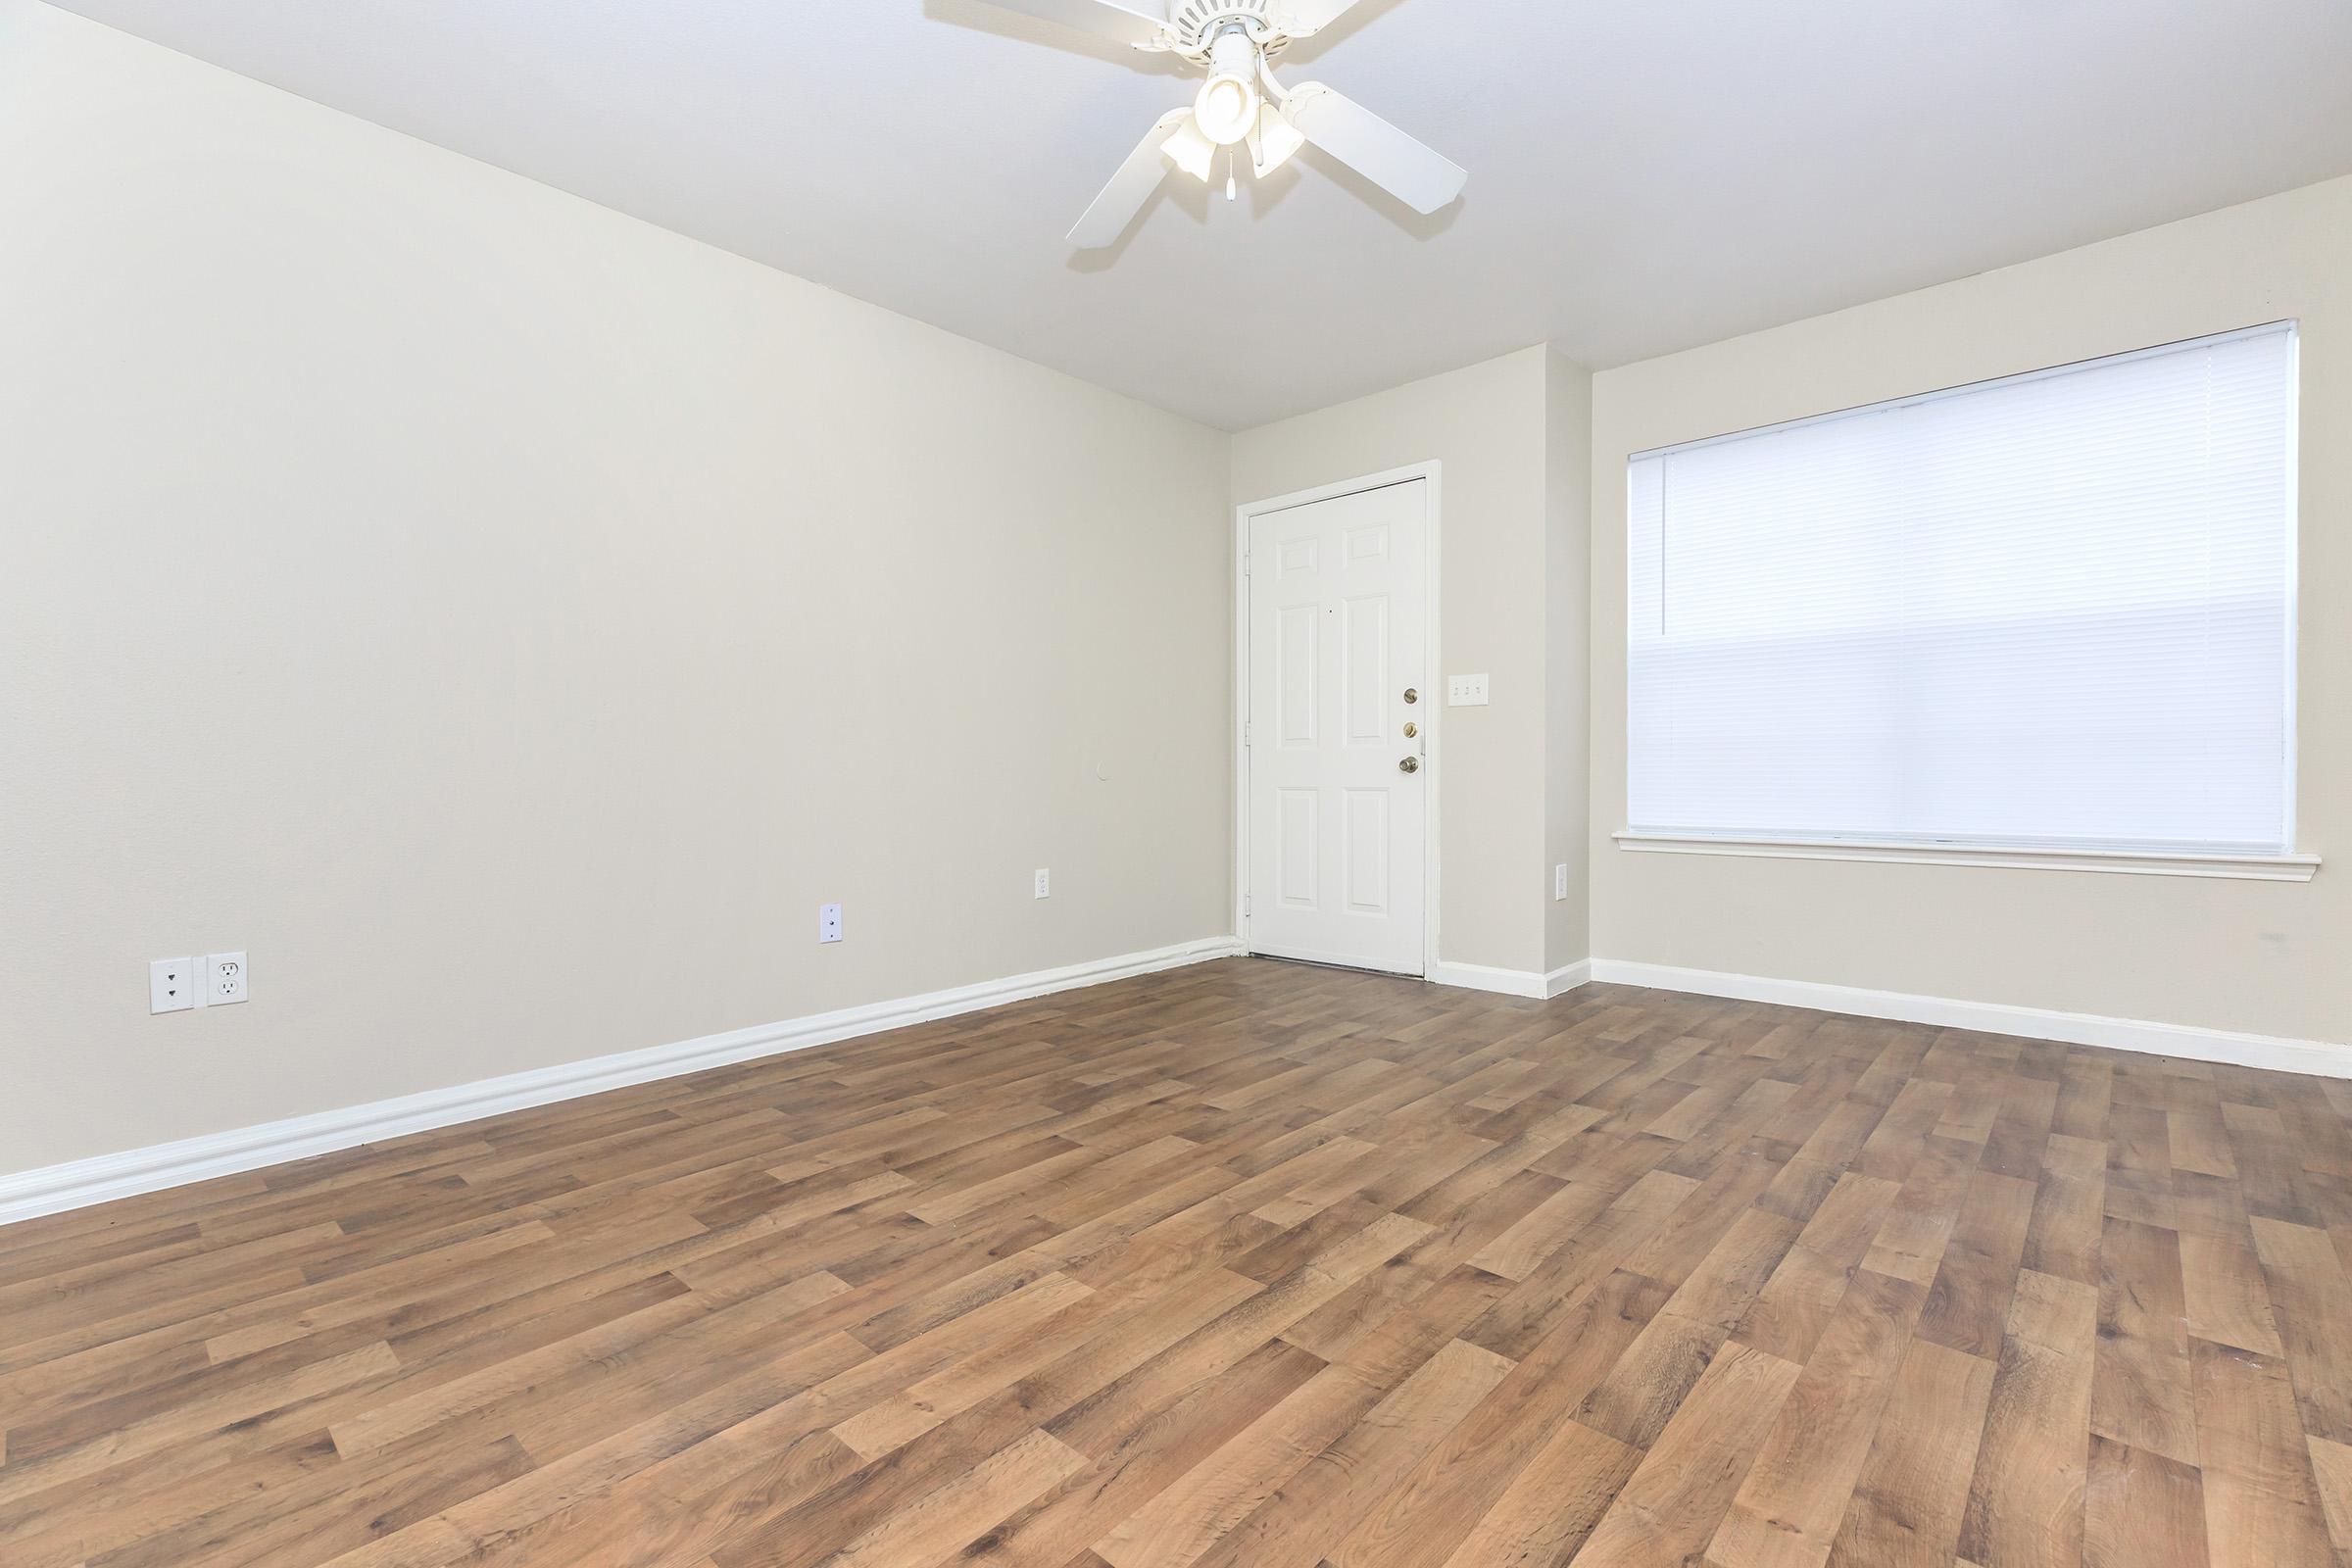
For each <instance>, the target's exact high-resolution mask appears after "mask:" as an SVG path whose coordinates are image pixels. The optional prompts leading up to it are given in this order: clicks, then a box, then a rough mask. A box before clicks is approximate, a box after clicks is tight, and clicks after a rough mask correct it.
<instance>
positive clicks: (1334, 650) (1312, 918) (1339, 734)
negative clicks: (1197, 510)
mask: <svg viewBox="0 0 2352 1568" xmlns="http://www.w3.org/2000/svg"><path fill="white" fill-rule="evenodd" d="M1428 488H1429V486H1428V482H1427V481H1426V480H1420V479H1414V480H1409V481H1407V482H1405V483H1402V484H1395V485H1389V486H1386V487H1384V488H1382V489H1378V490H1368V491H1364V492H1362V493H1360V494H1356V495H1349V496H1342V497H1339V498H1338V499H1336V500H1331V501H1318V502H1313V503H1310V504H1309V505H1306V506H1301V507H1293V508H1291V509H1289V510H1287V511H1283V512H1273V513H1266V514H1263V515H1259V516H1257V517H1255V518H1253V519H1251V523H1250V589H1249V596H1250V714H1249V723H1250V732H1249V740H1250V745H1249V751H1248V754H1247V765H1248V769H1249V771H1248V779H1249V785H1248V793H1247V799H1248V801H1249V805H1250V887H1249V890H1248V891H1249V897H1250V950H1251V951H1252V952H1255V953H1263V954H1270V955H1273V956H1278V957H1289V958H1310V959H1313V960H1316V961H1318V962H1323V963H1344V964H1350V965H1354V966H1356V967H1359V968H1367V969H1386V970H1390V971H1392V972H1394V973H1397V974H1419V973H1421V972H1422V909H1423V899H1424V896H1425V889H1424V887H1423V877H1424V870H1423V861H1422V844H1423V836H1424V834H1425V833H1426V831H1427V824H1426V821H1425V815H1426V809H1425V800H1426V796H1427V792H1428V789H1427V774H1426V772H1424V771H1422V770H1421V762H1422V760H1423V758H1424V755H1425V753H1424V744H1423V739H1422V737H1421V736H1420V735H1418V734H1416V735H1407V734H1406V733H1405V731H1406V729H1407V727H1408V726H1409V727H1412V728H1414V729H1415V730H1420V729H1421V728H1423V727H1424V726H1426V724H1427V723H1428V715H1429V712H1430V711H1431V709H1432V707H1433V706H1434V694H1432V693H1431V691H1430V689H1429V681H1428V679H1427V673H1428V672H1427V669H1426V667H1425V650H1424V647H1423V644H1424V641H1425V635H1424V627H1423V624H1422V623H1423V620H1424V618H1425V616H1424V612H1423V605H1424V603H1425V598H1424V586H1423V578H1422V573H1423V571H1424V570H1425V569H1426V556H1425V552H1426V548H1427V529H1428V524H1427V515H1428V514H1427V505H1428V498H1427V491H1428ZM1408 692H1410V693H1413V694H1415V695H1416V696H1417V698H1418V701H1415V702H1408V701H1407V700H1406V694H1407V693H1408Z"/></svg>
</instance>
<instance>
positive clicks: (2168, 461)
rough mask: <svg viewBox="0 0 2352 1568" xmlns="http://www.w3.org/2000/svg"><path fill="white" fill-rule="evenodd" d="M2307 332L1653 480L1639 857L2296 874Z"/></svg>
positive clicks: (1817, 434) (2197, 348)
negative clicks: (2116, 862) (1880, 844)
mask: <svg viewBox="0 0 2352 1568" xmlns="http://www.w3.org/2000/svg"><path fill="white" fill-rule="evenodd" d="M2294 379H2295V333H2294V328H2293V327H2292V325H2291V324H2290V325H2279V326H2272V327H2263V328H2257V329H2254V330H2251V331H2246V332H2237V333H2230V334H2228V335H2226V336H2222V337H2216V338H2205V339H2200V340H2198V341H2195V342H2192V343H2184V344H2178V345H2173V346H2170V347H2166V348H2162V349H2153V350H2149V351H2146V352H2144V353H2139V354H2131V355H2125V356H2121V357H2119V358H2116V359H2111V360H2100V361H2094V362H2091V363H2089V364H2085V365H2080V366H2070V367H2067V368H2061V369H2057V370H2050V371H2044V372H2040V373H2037V374H2034V375H2028V376H2018V377H2013V378H2011V379H2008V380H2002V381H1993V382H1986V383H1984V384H1982V385H1978V386H1973V387H1966V388H1961V389H1959V390H1957V391H1952V392H1944V393H1937V394H1934V395H1932V396H1927V397H1922V398H1914V399H1906V400H1903V401H1900V402H1896V403H1890V404H1882V405H1879V406H1876V407H1872V408H1867V409H1858V410H1855V411H1852V412H1850V413H1846V414H1839V415H1834V416H1831V417H1826V418H1820V419H1813V420H1808V421H1805V422H1802V423H1798V424H1793V425H1784V426H1775V427H1772V428H1769V429H1765V430H1760V431H1754V432H1750V433H1748V434H1745V435H1740V436H1733V437H1728V438H1725V439H1721V440H1715V441H1707V442H1700V443H1695V444H1693V445H1691V446H1686V447H1677V448H1673V449H1671V450H1668V451H1664V452H1657V453H1650V454H1645V455H1643V456H1641V457H1638V458H1636V459H1634V461H1633V463H1632V465H1631V470H1630V475H1629V478H1630V484H1631V495H1630V500H1631V514H1630V515H1631V540H1630V558H1631V560H1630V566H1631V569H1630V595H1631V614H1630V617H1629V644H1630V646H1629V649H1628V656H1629V694H1628V695H1629V702H1630V711H1629V735H1628V740H1629V747H1630V752H1629V757H1630V768H1629V776H1628V780H1627V783H1628V815H1629V817H1630V821H1629V824H1628V825H1629V827H1630V828H1631V829H1632V830H1633V831H1635V832H1636V833H1643V832H1649V833H1659V834H1682V835H1700V836H1704V835H1718V836H1723V837H1748V838H1786V839H1804V840H1819V839H1828V840H1838V839H1855V840H1870V841H1891V842H1905V843H1910V842H1916V843H1927V844H1948V845H1961V846H1986V847H2004V848H2021V847H2022V848H2070V849H2135V850H2157V851H2181V852H2192V853H2202V852H2223V853H2234V854H2255V855H2272V854H2284V853H2286V852H2288V851H2290V850H2291V848H2292V838H2293V833H2294V825H2293V815H2294V803H2293V776H2294V759H2293V744H2294V729H2293V726H2294V717H2293V715H2294V635H2295V630H2294V628H2295V621H2294V599H2295V520H2294V517H2295V489H2294V486H2295V396H2294Z"/></svg>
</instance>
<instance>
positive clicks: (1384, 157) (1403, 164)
mask: <svg viewBox="0 0 2352 1568" xmlns="http://www.w3.org/2000/svg"><path fill="white" fill-rule="evenodd" d="M1282 114H1283V118H1284V119H1285V120H1288V121H1289V122H1290V123H1292V124H1293V125H1295V126H1297V127H1298V130H1299V134H1300V135H1301V136H1304V137H1305V138H1306V139H1307V140H1308V141H1311V142H1313V143H1314V144H1315V145H1316V146H1318V147H1320V148H1322V149H1323V150H1324V151H1325V152H1327V153H1329V154H1331V156H1332V157H1334V158H1337V159H1338V160H1339V161H1340V162H1341V163H1343V164H1346V165H1347V166H1348V168H1349V169H1352V170H1354V171H1355V172H1357V173H1359V174H1361V175H1363V176H1364V177H1365V178H1366V179H1368V180H1370V181H1372V183H1373V184H1375V185H1378V186H1379V187H1380V188H1381V189H1383V190H1385V191H1387V192H1388V193H1389V194H1390V195H1392V196H1394V197H1396V198H1397V200H1398V201H1400V202H1402V203H1404V204H1405V205H1406V206H1407V207H1410V208H1411V209H1412V210H1413V211H1414V212H1417V213H1434V212H1436V211H1437V210H1438V209H1439V208H1441V207H1444V206H1445V205H1446V203H1448V202H1450V201H1452V200H1453V199H1454V198H1455V197H1456V196H1459V195H1460V194H1461V193H1462V187H1463V186H1464V185H1467V184H1468V183H1469V182H1470V172H1469V171H1468V170H1466V169H1464V168H1462V166H1461V165H1459V164H1457V163H1455V162H1454V161H1453V160H1452V159H1450V158H1446V157H1445V156H1443V155H1441V154H1439V153H1437V152H1435V151H1433V150H1432V149H1430V148H1428V147H1425V146H1423V145H1422V144H1421V143H1419V142H1417V141H1415V140H1413V138H1412V137H1410V136H1407V135H1406V134H1405V133H1404V132H1403V131H1401V130H1398V129H1397V127H1396V126H1395V125H1392V124H1390V123H1388V122H1387V121H1385V120H1383V119H1381V118H1380V117H1379V116H1378V115H1376V114H1374V113H1373V112H1372V111H1371V110H1369V109H1366V108H1365V107H1364V106H1363V105H1361V104H1359V103H1357V102H1356V101H1355V100H1354V99H1352V98H1349V97H1348V96H1347V95H1346V94H1344V93H1337V92H1334V91H1332V90H1331V89H1330V88H1329V87H1326V86H1324V85H1323V84H1322V83H1321V82H1316V81H1309V82H1301V83H1300V84H1299V86H1298V87H1296V88H1294V89H1293V90H1292V92H1291V96H1290V101H1289V102H1287V103H1285V104H1284V105H1283V106H1282Z"/></svg>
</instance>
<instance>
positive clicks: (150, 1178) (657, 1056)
mask: <svg viewBox="0 0 2352 1568" xmlns="http://www.w3.org/2000/svg"><path fill="white" fill-rule="evenodd" d="M1241 951H1242V948H1241V944H1240V943H1238V942H1236V941H1235V940H1234V939H1233V938H1231V937H1211V938H1207V939H1204V940H1202V941H1199V942H1186V943H1181V944H1179V945H1178V946H1176V947H1172V948H1158V949H1154V950H1152V952H1149V953H1130V954H1125V955H1122V956H1118V957H1113V958H1099V959H1096V960H1094V961H1092V962H1089V963H1074V964H1071V965H1069V966H1068V967H1066V968H1061V969H1041V970H1038V971H1036V972H1035V973H1032V974H1022V975H1014V976H1012V977H1010V978H1009V979H1005V980H984V981H981V982H980V983H979V984H977V985H968V986H956V987H955V988H953V989H951V990H947V991H933V992H930V993H928V994H926V995H923V996H919V997H907V998H903V999H901V1000H899V1001H896V1002H876V1003H869V1004H867V1005H864V1006H860V1007H844V1008H841V1009H840V1010H838V1011H835V1012H823V1013H816V1014H814V1015H812V1016H809V1017H806V1018H794V1019H790V1020H787V1021H786V1022H783V1023H771V1024H760V1025H757V1026H755V1027H753V1028H749V1029H736V1030H731V1031H729V1032H728V1033H726V1034H719V1035H706V1036H704V1037H703V1038H702V1039H700V1040H686V1041H681V1042H679V1043H678V1044H676V1045H670V1046H655V1047H652V1048H650V1049H648V1050H644V1051H631V1052H624V1053H622V1054H619V1055H613V1056H597V1057H592V1058H591V1059H589V1060H586V1061H572V1062H565V1063H564V1064H562V1065H561V1066H555V1067H542V1068H539V1069H537V1070H535V1071H532V1072H519V1073H514V1074H511V1075H509V1076H507V1077H504V1078H486V1079H483V1080H481V1081H480V1082H478V1083H470V1084H460V1085H458V1086H456V1087H455V1088H450V1089H432V1090H427V1091H425V1092H424V1093H423V1094H418V1095H409V1096H406V1097H404V1098H402V1099H399V1100H383V1101H378V1102H376V1103H373V1104H368V1105H353V1106H351V1107H349V1108H347V1109H343V1110H328V1111H320V1112H319V1113H318V1114H317V1115H312V1116H296V1117H292V1118H290V1119H288V1120H285V1121H275V1122H269V1123H266V1124H264V1125H262V1126H259V1127H242V1128H238V1129H237V1130H235V1131H233V1132H225V1133H213V1134H210V1135H208V1136H206V1137H202V1138H189V1139H183V1140H181V1141H180V1142H178V1143H172V1144H158V1145H156V1146H155V1147H153V1148H150V1149H134V1150H130V1151H127V1152H123V1153H120V1154H101V1155H98V1156H97V1157H95V1158H92V1159H77V1160H73V1161H71V1162H69V1163H67V1164H63V1165H51V1166H48V1167H46V1168H45V1169H41V1170H28V1171H21V1172H19V1173H18V1174H16V1175H13V1176H0V1225H9V1224H13V1223H15V1222H16V1221H18V1220H25V1219H33V1218H36V1217H38V1216H40V1215H43V1214H56V1213H62V1212H63V1211H65V1210H67V1209H70V1208H82V1207H86V1206H88V1205H89V1204H92V1203H103V1202H107V1201H111V1200H114V1199H118V1198H132V1197H136V1196H137V1195H138V1194H141V1193H152V1192H158V1191H161V1190H162V1189H164V1188H167V1187H182V1186H185V1185H187V1184H188V1183H190V1182H201V1181H210V1180H212V1179H213V1178H214V1177H216V1176H233V1175H236V1174H238V1173H239V1172H241V1171H248V1170H258V1169H260V1168H261V1167H263V1166H265V1165H279V1164H283V1163H285V1162H286V1161H287V1160H290V1159H307V1158H309V1157H310V1156H312V1155H314V1154H327V1153H332V1152H335V1151H336V1150H339V1149H352V1148H356V1147H357V1146H359V1145H361V1144H369V1143H376V1142H379V1141H381V1140H383V1139H387V1138H398V1137H401V1136H402V1135H404V1134H407V1133H419V1132H429V1131H431V1130H432V1129H434V1128H437V1127H449V1126H454V1125H456V1124H457V1123H460V1122H467V1121H479V1120H480V1119H482V1118H483V1117H485V1116H498V1115H503V1114H505V1113H506V1112H508V1111H511V1110H525V1109H528V1108H529V1107H531V1106H533V1105H545V1104H551V1103H555V1102H557V1101H560V1100H575V1099H578V1098H580V1097H581V1096H583V1095H596V1094H602V1093H604V1092H605V1091H606V1090H609V1089H624V1088H626V1087H628V1086H629V1085H631V1084H642V1083H651V1082H653V1081H654V1080H655V1079H658V1078H674V1077H677V1076H679V1075H680V1074H683V1073H690V1072H700V1071H702V1070H704V1069H705V1068H709V1067H724V1066H728V1065H730V1064H732V1063H735V1062H739V1061H750V1060H753V1059H754V1058H756V1057H760V1056H775V1055H782V1054H785V1053H787V1052H794V1051H806V1050H808V1049H809V1047H811V1046H822V1045H828V1044H830V1043H832V1042H833V1041H836V1040H848V1039H851V1038H853V1037H855V1036H858V1035H870V1034H879V1033H881V1032H882V1031H883V1030H886V1029H899V1028H904V1027H905V1026H907V1024H914V1023H924V1022H927V1021H929V1020H931V1019H933V1018H946V1017H952V1016H954V1015H955V1014H956V1013H961V1012H974V1011H977V1010H979V1009H980V1008H982V1007H994V1006H998V1005H1002V1004H1005V1003H1007V1002H1019V1001H1023V1000H1025V999H1027V998H1030V997H1042V996H1046V995H1048V994H1050V993H1052V992H1055V991H1069V990H1073V989H1075V988H1077V987H1079V986H1093V985H1101V984H1103V982H1105V981H1109V980H1122V979H1125V978H1127V977H1128V976H1130V975H1139V974H1151V973H1152V972H1154V971H1156V970H1160V969H1174V968H1178V967H1180V966H1182V965H1185V964H1190V963H1203V962H1206V961H1207V960H1209V959H1211V958H1226V957H1231V956H1234V955H1236V954H1238V953H1240V952H1241Z"/></svg>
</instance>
